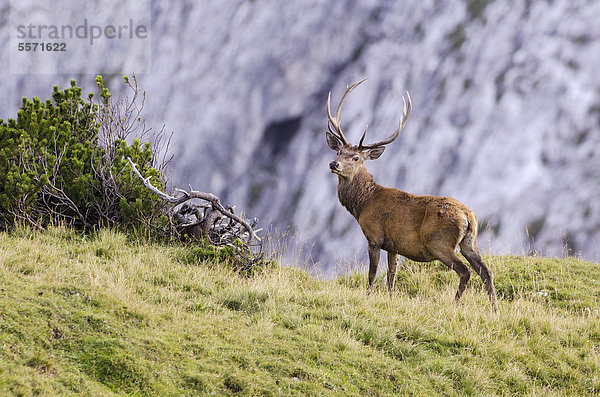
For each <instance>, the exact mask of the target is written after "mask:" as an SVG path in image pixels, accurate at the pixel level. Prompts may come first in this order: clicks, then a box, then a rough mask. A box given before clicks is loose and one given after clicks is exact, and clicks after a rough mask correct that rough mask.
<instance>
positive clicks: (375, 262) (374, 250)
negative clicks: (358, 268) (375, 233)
mask: <svg viewBox="0 0 600 397" xmlns="http://www.w3.org/2000/svg"><path fill="white" fill-rule="evenodd" d="M380 249H381V247H379V246H378V245H375V244H371V243H369V287H368V288H367V294H370V293H371V292H373V283H374V282H375V276H376V275H377V266H379V253H380Z"/></svg>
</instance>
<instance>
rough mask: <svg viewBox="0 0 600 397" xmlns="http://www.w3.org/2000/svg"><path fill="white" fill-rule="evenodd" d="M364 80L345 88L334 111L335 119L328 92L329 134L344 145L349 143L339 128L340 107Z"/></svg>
mask: <svg viewBox="0 0 600 397" xmlns="http://www.w3.org/2000/svg"><path fill="white" fill-rule="evenodd" d="M365 80H366V78H365V79H362V80H361V81H358V82H356V83H354V84H352V85H350V86H347V87H346V92H344V95H343V96H342V99H341V100H340V104H339V105H338V107H337V109H336V111H335V118H334V117H333V115H332V114H331V91H329V96H328V97H327V117H328V118H329V123H328V127H329V132H330V133H331V134H332V135H333V136H335V137H336V138H337V139H339V140H340V141H341V142H342V143H343V144H344V145H349V142H348V140H347V139H346V137H345V136H344V133H343V132H342V128H341V127H340V114H341V113H342V106H344V102H345V101H346V97H347V96H348V94H350V92H352V90H353V89H355V88H356V87H358V86H359V85H360V84H361V83H363V82H364V81H365Z"/></svg>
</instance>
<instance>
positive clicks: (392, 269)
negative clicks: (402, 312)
mask: <svg viewBox="0 0 600 397" xmlns="http://www.w3.org/2000/svg"><path fill="white" fill-rule="evenodd" d="M387 260H388V273H387V282H388V289H389V291H390V298H392V297H393V295H394V283H395V282H396V266H397V265H398V254H394V253H392V252H389V251H388V254H387Z"/></svg>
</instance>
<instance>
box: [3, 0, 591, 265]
mask: <svg viewBox="0 0 600 397" xmlns="http://www.w3.org/2000/svg"><path fill="white" fill-rule="evenodd" d="M63 3H64V4H65V5H66V7H67V8H68V9H69V11H68V12H67V13H65V11H64V9H63V7H54V6H52V5H50V3H47V4H48V5H47V6H45V7H44V6H42V5H41V3H40V1H39V0H19V1H13V2H12V9H11V7H10V6H11V2H10V1H9V0H0V54H2V55H3V58H2V59H5V60H6V61H5V62H1V63H0V73H2V75H3V76H8V75H10V78H4V79H2V80H1V81H0V92H2V93H3V95H1V96H0V118H4V119H5V118H8V117H15V114H16V112H17V109H18V106H19V105H20V103H21V98H22V97H23V96H27V97H30V98H31V97H33V96H39V97H40V98H42V100H43V99H45V98H47V97H48V96H49V94H50V93H51V89H52V86H53V85H54V84H59V85H60V86H61V88H62V87H64V86H67V85H68V84H69V81H70V80H71V79H72V78H77V77H78V76H81V78H77V80H78V81H79V83H80V84H82V85H83V87H84V88H85V90H84V92H85V93H87V91H88V89H89V90H95V85H94V80H93V77H91V76H90V78H88V77H83V76H85V75H87V74H90V75H92V76H93V75H95V74H98V73H102V72H106V71H107V70H110V68H109V66H108V64H109V63H113V62H114V59H119V60H121V61H122V62H123V65H124V66H123V73H124V74H129V75H130V74H131V73H132V72H136V73H138V74H140V70H139V69H135V68H134V66H132V65H134V64H136V63H137V62H138V60H137V58H138V54H137V53H136V52H135V51H127V52H125V51H123V52H113V51H112V50H111V51H110V52H109V53H107V52H105V51H102V50H101V48H103V47H100V46H94V47H93V48H90V49H89V53H88V54H86V56H70V57H68V58H67V59H65V60H63V59H62V58H61V59H60V63H59V64H58V65H56V67H55V68H54V70H58V71H61V70H62V71H63V72H61V73H65V72H64V68H65V67H67V66H68V67H69V68H71V67H72V68H75V70H77V71H78V73H75V74H72V75H62V76H60V75H58V76H57V75H42V74H21V75H18V74H12V73H10V72H11V71H10V65H9V63H10V62H9V60H10V56H9V54H10V50H11V49H14V48H16V46H17V43H16V42H15V40H12V41H11V40H10V38H11V36H12V37H13V38H14V35H13V34H14V33H16V32H15V31H14V30H13V29H11V28H10V22H11V21H12V22H13V24H19V23H23V24H25V25H27V24H28V23H29V22H30V21H29V18H30V17H29V15H32V16H33V15H37V16H39V15H40V13H42V15H45V14H43V10H44V8H48V9H49V10H50V11H52V10H55V12H56V13H57V14H59V15H58V16H57V17H56V18H50V17H47V18H45V19H46V20H48V23H50V22H52V21H55V20H57V19H59V17H60V20H63V18H65V17H67V18H69V20H70V21H72V23H73V24H78V23H80V22H82V17H83V16H85V15H88V18H89V19H90V21H91V20H92V19H93V20H94V21H95V22H94V23H97V24H99V25H108V24H113V23H115V20H116V16H117V15H121V12H123V11H122V10H123V8H122V7H120V6H119V7H109V6H107V7H102V8H101V9H100V11H99V12H93V11H94V10H96V9H97V8H98V7H97V4H98V2H81V1H78V0H70V1H63ZM136 3H143V2H142V1H138V2H136ZM147 3H151V4H152V10H151V13H152V26H151V30H152V31H151V36H152V62H151V63H152V65H151V67H152V73H151V74H146V75H142V74H140V75H139V80H140V83H141V87H142V88H143V89H144V90H146V91H147V101H146V103H145V106H146V107H145V111H144V115H145V117H146V118H147V121H148V126H152V127H154V128H155V129H160V127H161V126H163V125H165V124H166V128H167V131H174V132H175V134H174V136H173V148H174V149H175V153H176V157H175V162H176V169H175V171H176V175H177V176H178V177H176V178H174V179H175V182H176V184H177V185H178V186H180V187H183V186H187V185H188V183H190V184H192V185H193V187H194V188H195V189H197V190H200V191H210V192H213V193H215V194H217V195H218V196H219V197H220V198H221V199H222V201H223V203H225V204H232V203H235V204H236V205H237V206H238V208H239V209H243V210H244V211H246V212H247V213H249V214H252V216H256V217H258V218H259V219H260V220H261V221H262V222H264V223H265V224H274V225H275V226H277V228H279V229H280V230H285V228H286V227H288V226H289V227H291V228H292V229H293V230H296V231H298V233H300V234H301V237H302V238H306V239H307V240H308V245H313V244H314V247H313V250H312V255H313V257H314V258H315V259H316V260H317V261H320V262H322V263H325V262H328V263H331V264H332V265H333V264H334V263H335V260H336V259H339V257H340V255H341V252H342V248H346V250H345V251H346V252H344V255H347V258H353V257H354V256H355V255H357V254H361V255H363V254H364V249H362V242H363V236H362V233H361V232H360V229H359V228H357V227H355V221H354V219H353V218H352V217H351V216H345V215H347V214H346V212H345V211H344V210H343V208H341V206H340V205H339V204H338V202H337V200H336V198H335V186H336V178H335V176H333V175H331V174H330V173H329V169H328V167H327V164H328V163H329V162H330V161H332V160H333V154H334V153H333V152H332V151H331V150H330V149H329V148H328V147H327V144H326V142H325V135H324V131H325V130H326V128H327V123H326V120H327V116H326V111H325V104H326V101H327V93H328V92H329V91H332V102H333V103H335V102H337V101H338V100H339V98H340V97H341V95H342V93H343V91H344V88H345V86H346V85H347V84H351V83H353V82H355V81H358V80H360V79H362V78H365V77H368V78H369V80H368V81H367V82H366V83H365V84H363V85H362V86H361V87H360V88H358V89H357V90H356V91H355V92H354V93H353V94H352V95H351V96H350V97H349V98H348V102H347V103H346V105H345V108H344V112H343V115H342V125H343V127H344V131H345V132H346V135H347V137H348V139H350V141H352V142H354V143H357V141H358V139H359V137H360V134H361V133H362V132H363V130H364V128H365V125H367V124H368V125H369V134H368V135H369V136H368V137H367V141H371V142H372V141H377V140H381V139H383V138H384V137H387V136H388V135H389V134H391V133H392V131H394V130H395V129H396V127H397V124H398V120H399V116H400V112H401V107H402V100H401V96H402V95H403V94H404V92H405V91H406V90H408V91H410V94H411V97H412V99H413V105H414V108H413V112H412V115H411V118H410V120H409V122H408V124H407V126H406V129H405V130H404V131H403V132H402V134H401V136H400V137H399V138H398V140H397V141H396V142H395V143H394V144H392V145H390V147H389V148H388V149H387V150H386V152H385V153H384V154H383V156H382V157H381V158H380V159H379V160H378V161H376V162H373V163H372V164H371V165H369V167H370V168H369V169H370V170H371V171H372V173H373V175H374V177H375V178H376V180H377V181H378V182H379V183H381V184H384V185H386V186H394V187H398V188H402V189H404V190H407V191H409V192H411V193H415V194H439V195H443V196H451V197H455V198H457V199H458V200H460V201H462V202H464V203H465V204H467V205H468V206H469V207H471V208H472V209H473V210H474V211H475V213H476V214H477V216H478V218H479V219H480V220H481V221H482V222H484V223H485V224H486V225H488V226H489V227H485V228H482V234H483V235H484V236H482V237H484V238H485V239H486V240H488V239H489V240H490V241H491V246H492V249H493V251H492V252H493V253H497V254H499V253H514V252H515V250H516V252H520V248H521V247H523V246H525V247H528V248H529V247H531V249H532V250H536V251H539V252H543V253H544V254H545V255H548V256H553V255H554V256H557V255H561V252H562V249H563V248H564V247H565V245H567V246H568V247H569V248H570V249H572V250H573V252H575V253H581V254H582V255H583V256H584V257H586V258H589V259H591V260H599V259H600V200H597V199H595V198H597V197H599V196H600V172H598V170H600V151H599V150H598V147H600V95H599V93H600V74H598V72H597V68H598V65H599V64H600V40H598V38H599V37H600V24H598V22H597V21H598V20H599V19H600V2H597V1H521V2H515V1H512V0H494V1H492V0H446V1H437V0H435V1H434V0H426V1H413V2H405V1H389V0H362V1H355V0H338V1H335V2H334V1H323V0H288V1H276V0H263V1H243V0H237V1H222V0H204V1H202V2H199V1H176V2H174V1H168V0H153V1H151V2H150V1H147ZM128 4H129V3H128ZM69 6H70V7H69ZM15 8H18V9H21V10H25V11H24V12H23V13H22V14H21V15H22V16H21V17H19V14H16V13H15V12H14V9H15ZM29 10H30V11H29ZM9 11H10V12H9ZM65 14H66V15H65ZM91 15H93V18H92V17H91ZM9 16H10V17H9ZM133 17H134V19H135V20H136V22H137V20H138V19H139V15H134V16H133ZM69 46H71V44H69ZM40 56H41V55H40ZM43 59H44V64H45V65H46V66H48V67H49V68H50V69H52V68H51V66H50V65H49V63H50V59H49V58H43ZM67 61H68V62H67ZM33 64H34V65H36V63H35V62H34V63H33ZM94 65H102V67H98V66H94ZM105 77H106V80H105V81H106V84H107V86H108V87H109V88H110V89H111V92H112V93H113V94H114V95H115V98H116V97H119V96H120V95H123V94H124V91H123V84H122V82H121V79H120V76H119V75H113V76H109V75H108V74H107V76H105ZM334 106H335V105H334ZM179 176H180V177H179ZM526 229H527V232H526ZM323 234H325V235H327V236H328V238H327V239H322V238H319V236H321V235H323ZM359 246H360V247H361V250H358V249H354V250H348V248H347V247H359Z"/></svg>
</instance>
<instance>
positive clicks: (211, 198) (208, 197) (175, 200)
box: [127, 157, 261, 244]
mask: <svg viewBox="0 0 600 397" xmlns="http://www.w3.org/2000/svg"><path fill="white" fill-rule="evenodd" d="M127 161H128V162H129V165H131V168H132V170H133V172H134V173H135V174H136V175H137V176H138V178H140V179H141V180H142V183H143V184H144V186H146V187H147V188H148V189H150V191H152V192H153V193H154V194H156V195H157V196H158V197H160V198H161V199H162V200H164V201H167V202H169V203H171V204H173V206H178V205H180V204H183V203H185V202H186V201H189V200H192V199H200V200H205V201H208V202H210V203H211V204H212V207H213V209H214V210H217V211H219V212H220V213H222V214H223V215H225V216H226V217H228V218H230V219H232V220H233V221H235V222H237V223H239V224H241V225H242V226H243V227H244V228H245V229H246V230H247V231H248V244H250V243H251V242H252V239H253V238H255V239H256V240H257V241H261V239H260V237H258V236H257V235H256V233H255V232H254V230H253V229H252V226H250V224H249V223H248V222H246V221H245V220H244V219H243V218H242V217H240V216H237V215H235V214H234V213H233V212H232V211H229V210H227V209H226V208H225V207H223V205H222V204H221V202H220V200H219V198H218V197H217V196H215V195H214V194H212V193H204V192H199V191H196V190H192V188H191V187H190V191H189V192H188V191H186V190H182V189H179V188H176V189H175V191H176V192H178V193H181V194H182V196H181V197H174V196H170V195H168V194H166V193H164V192H162V191H160V190H159V189H158V188H156V187H155V186H153V185H152V183H150V177H148V178H144V177H143V176H142V174H141V173H140V172H139V171H138V169H137V167H136V166H135V164H134V162H133V161H132V160H131V158H129V157H128V158H127Z"/></svg>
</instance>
